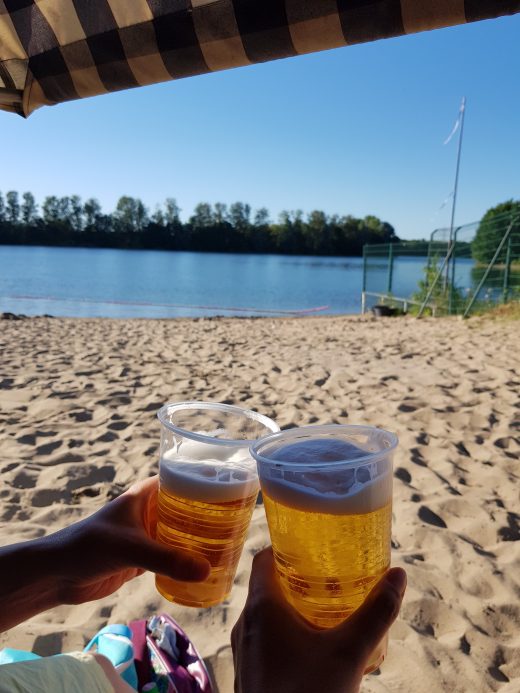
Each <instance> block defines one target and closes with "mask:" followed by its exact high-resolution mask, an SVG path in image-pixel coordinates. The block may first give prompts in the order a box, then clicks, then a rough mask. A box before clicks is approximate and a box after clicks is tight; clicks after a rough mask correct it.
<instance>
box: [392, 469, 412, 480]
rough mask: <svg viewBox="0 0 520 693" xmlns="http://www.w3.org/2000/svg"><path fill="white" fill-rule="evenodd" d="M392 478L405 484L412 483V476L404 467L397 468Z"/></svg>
mask: <svg viewBox="0 0 520 693" xmlns="http://www.w3.org/2000/svg"><path fill="white" fill-rule="evenodd" d="M394 476H395V477H396V478H397V479H400V480H401V481H403V482H404V483H405V484H409V483H410V482H411V481H412V475H411V474H410V472H409V471H408V470H407V469H405V468H404V467H397V469H396V470H395V472H394Z"/></svg>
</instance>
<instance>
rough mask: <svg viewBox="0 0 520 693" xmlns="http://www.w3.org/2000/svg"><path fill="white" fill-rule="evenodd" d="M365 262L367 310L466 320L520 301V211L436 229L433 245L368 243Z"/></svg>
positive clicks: (363, 294) (364, 282)
mask: <svg viewBox="0 0 520 693" xmlns="http://www.w3.org/2000/svg"><path fill="white" fill-rule="evenodd" d="M363 258H364V260H363V293H362V306H363V311H366V310H367V309H369V308H370V307H374V305H377V306H378V307H381V306H387V308H388V309H389V310H391V311H395V310H404V312H412V313H416V314H417V315H424V314H433V315H455V314H461V315H463V316H464V317H466V316H467V315H469V314H471V313H475V312H482V311H484V310H487V309H489V308H490V307H492V306H494V305H496V304H497V303H501V302H503V303H506V302H508V301H511V300H520V213H519V212H518V211H516V212H506V213H504V214H501V215H495V216H493V217H492V218H490V219H485V220H483V221H480V222H474V223H472V224H465V225H463V226H459V227H457V228H455V229H454V230H453V232H451V231H450V229H447V228H442V229H436V230H435V231H434V232H433V233H432V234H431V237H430V240H429V241H407V242H400V243H392V244H385V245H366V246H365V247H364V249H363Z"/></svg>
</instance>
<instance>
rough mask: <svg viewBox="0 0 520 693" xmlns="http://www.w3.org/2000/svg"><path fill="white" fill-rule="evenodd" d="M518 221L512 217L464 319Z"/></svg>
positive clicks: (474, 293) (467, 307) (465, 313)
mask: <svg viewBox="0 0 520 693" xmlns="http://www.w3.org/2000/svg"><path fill="white" fill-rule="evenodd" d="M518 219H520V215H518V216H517V217H514V218H513V216H511V223H510V224H509V226H508V227H507V231H506V232H505V234H504V236H503V237H502V240H501V241H500V243H499V244H498V248H497V249H496V250H495V254H494V255H493V259H492V260H491V262H490V263H489V265H488V266H487V267H486V271H485V272H484V274H483V275H482V278H481V279H480V281H479V283H478V286H477V288H476V289H475V291H474V292H473V296H472V297H471V300H470V302H469V305H467V306H466V310H465V311H464V313H463V315H462V317H463V318H467V317H468V315H469V313H470V311H471V309H472V308H473V304H474V303H475V301H476V300H477V296H478V295H479V292H480V289H481V288H482V287H483V286H484V283H485V281H486V279H487V278H488V275H489V273H490V271H491V268H492V267H494V266H495V263H496V261H497V260H498V258H499V256H500V253H501V252H502V248H503V247H504V245H505V242H506V241H507V240H508V239H509V237H510V234H511V229H512V228H513V226H514V225H515V224H516V222H517V221H518Z"/></svg>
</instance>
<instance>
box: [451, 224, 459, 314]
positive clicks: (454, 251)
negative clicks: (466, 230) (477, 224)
mask: <svg viewBox="0 0 520 693" xmlns="http://www.w3.org/2000/svg"><path fill="white" fill-rule="evenodd" d="M459 230H460V226H459V228H458V229H455V233H454V234H453V241H452V242H453V252H452V255H451V267H450V270H451V271H450V286H449V298H448V315H452V313H453V292H454V291H455V263H456V261H457V234H458V232H459Z"/></svg>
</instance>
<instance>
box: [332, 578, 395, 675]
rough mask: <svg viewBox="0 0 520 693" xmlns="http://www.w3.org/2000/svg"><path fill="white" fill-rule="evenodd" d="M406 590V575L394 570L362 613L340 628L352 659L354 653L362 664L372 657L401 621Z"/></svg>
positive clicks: (358, 610)
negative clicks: (394, 623)
mask: <svg viewBox="0 0 520 693" xmlns="http://www.w3.org/2000/svg"><path fill="white" fill-rule="evenodd" d="M405 589H406V573H405V571H404V570H403V569H402V568H391V569H390V570H389V571H388V572H387V573H386V574H385V575H384V576H383V577H382V578H381V580H380V581H379V582H378V583H377V585H376V586H375V587H374V589H373V590H372V591H371V592H370V594H369V595H368V597H367V598H366V600H365V601H364V602H363V604H362V605H361V606H360V607H359V609H357V611H355V612H354V613H353V614H352V616H351V617H350V618H348V619H347V620H346V621H345V623H342V624H341V625H340V626H338V627H337V628H336V632H337V633H338V636H339V639H340V640H341V641H342V643H343V645H344V647H345V648H346V649H348V652H349V653H350V656H351V657H352V654H353V653H355V654H356V655H357V657H359V660H361V661H365V660H366V659H368V658H369V657H370V655H371V654H372V652H373V651H374V650H375V648H376V647H377V645H378V644H379V643H380V642H381V640H382V639H383V637H384V636H385V635H386V633H387V631H388V629H389V628H390V626H391V625H392V623H393V622H394V621H395V619H396V618H397V615H398V614H399V609H400V607H401V602H402V601H403V595H404V592H405Z"/></svg>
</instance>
